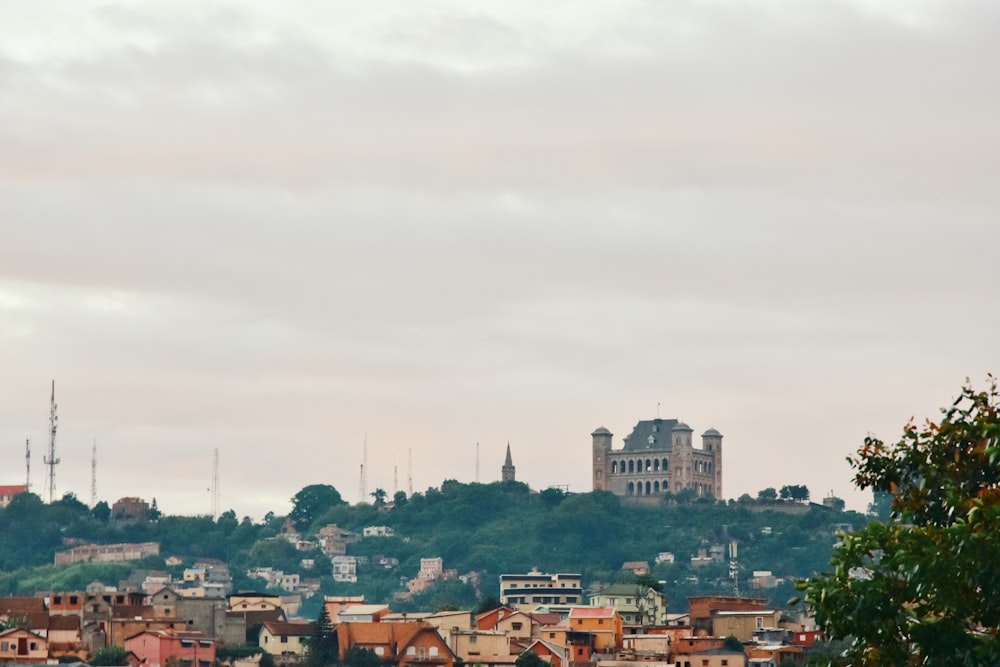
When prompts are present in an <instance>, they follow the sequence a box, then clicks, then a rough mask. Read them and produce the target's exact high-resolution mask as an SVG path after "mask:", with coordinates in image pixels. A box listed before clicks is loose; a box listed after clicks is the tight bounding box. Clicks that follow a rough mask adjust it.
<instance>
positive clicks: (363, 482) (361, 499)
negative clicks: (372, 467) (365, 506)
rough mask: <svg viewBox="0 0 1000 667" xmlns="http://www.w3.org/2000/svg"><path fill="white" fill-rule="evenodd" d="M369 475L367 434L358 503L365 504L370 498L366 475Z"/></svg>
mask: <svg viewBox="0 0 1000 667" xmlns="http://www.w3.org/2000/svg"><path fill="white" fill-rule="evenodd" d="M367 474H368V434H367V433H365V443H364V445H363V446H362V450H361V475H360V477H359V479H358V502H359V503H363V502H365V498H367V497H368V493H367V492H368V480H367V479H366V475H367Z"/></svg>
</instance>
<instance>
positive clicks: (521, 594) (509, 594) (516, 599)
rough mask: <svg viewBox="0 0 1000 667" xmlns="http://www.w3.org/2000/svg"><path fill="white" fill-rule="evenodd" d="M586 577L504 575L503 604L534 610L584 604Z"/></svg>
mask: <svg viewBox="0 0 1000 667" xmlns="http://www.w3.org/2000/svg"><path fill="white" fill-rule="evenodd" d="M581 582H582V577H581V575H579V574H565V573H564V574H544V573H542V572H539V571H538V570H532V571H531V572H529V573H527V574H501V575H500V604H503V605H505V606H508V607H513V608H516V609H525V610H532V609H535V608H536V607H539V606H552V605H577V604H583V586H582V583H581Z"/></svg>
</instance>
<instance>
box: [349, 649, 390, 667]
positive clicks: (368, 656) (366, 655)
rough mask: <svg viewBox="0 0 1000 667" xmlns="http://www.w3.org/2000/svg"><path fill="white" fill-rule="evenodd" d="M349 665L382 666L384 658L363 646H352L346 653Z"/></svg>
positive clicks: (355, 666)
mask: <svg viewBox="0 0 1000 667" xmlns="http://www.w3.org/2000/svg"><path fill="white" fill-rule="evenodd" d="M344 664H345V665H347V667H382V659H381V658H379V657H378V656H377V655H375V652H374V651H369V650H368V649H366V648H364V647H362V646H352V647H351V648H349V649H347V653H345V654H344Z"/></svg>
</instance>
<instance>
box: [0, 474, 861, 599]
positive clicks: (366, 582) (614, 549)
mask: <svg viewBox="0 0 1000 667" xmlns="http://www.w3.org/2000/svg"><path fill="white" fill-rule="evenodd" d="M771 491H772V492H773V491H774V490H773V489H771ZM765 495H767V496H770V497H769V499H767V500H762V501H757V500H754V499H752V498H750V497H749V496H745V497H744V498H741V499H740V501H739V502H734V501H730V502H728V503H723V502H718V501H715V500H712V499H706V498H694V497H692V496H691V495H690V494H677V495H674V496H666V497H665V498H664V502H663V503H662V504H661V505H659V506H645V505H634V504H630V503H627V502H623V501H622V499H620V498H618V497H617V496H615V495H613V494H610V493H607V492H602V491H596V492H592V493H579V494H569V493H566V492H564V491H561V490H559V489H545V490H543V491H541V492H540V493H534V492H532V491H531V490H530V489H529V488H528V487H527V486H526V485H524V484H522V483H520V482H495V483H491V484H464V483H461V482H457V481H455V480H446V481H445V482H443V483H442V484H441V486H440V488H430V489H427V490H426V491H425V492H423V493H414V494H412V495H410V496H407V495H406V494H401V493H399V492H397V493H396V494H395V495H394V496H393V498H392V501H391V502H390V501H388V500H387V499H386V497H385V495H384V494H383V493H379V492H376V494H373V496H372V498H373V501H374V502H372V503H358V504H356V505H348V504H347V503H345V502H344V501H343V499H342V498H341V496H340V494H339V493H338V492H337V490H336V489H335V488H333V487H332V486H329V485H324V484H315V485H310V486H307V487H305V488H304V489H302V490H301V491H300V492H299V493H297V494H296V495H295V496H294V497H293V498H292V507H291V512H290V513H289V514H288V518H289V519H291V520H292V521H294V522H296V525H298V526H300V527H301V528H300V530H301V531H302V535H303V537H304V538H305V539H313V540H315V537H316V533H317V531H318V530H319V529H320V528H321V527H323V526H325V525H328V524H331V523H336V524H338V525H339V526H341V527H343V528H345V529H347V530H350V531H353V532H356V533H361V532H362V530H363V529H364V527H365V526H371V525H386V526H389V527H391V528H393V529H394V531H395V533H396V535H395V536H392V537H367V538H364V539H362V540H360V541H359V542H357V543H354V544H351V545H350V547H349V553H350V554H352V555H356V556H360V557H367V562H362V563H359V565H358V581H357V582H356V583H346V582H336V581H334V580H333V578H332V572H331V564H330V560H329V558H328V557H327V556H325V555H324V554H323V553H322V552H321V551H320V550H319V549H318V548H316V549H314V550H312V551H306V552H303V551H298V550H296V548H295V547H294V546H293V545H291V544H290V543H289V542H288V541H286V540H285V539H283V538H281V537H280V536H279V533H280V530H281V527H282V525H283V524H284V523H285V520H286V517H285V516H281V515H277V514H273V513H272V514H268V515H267V516H266V517H265V518H264V520H263V521H262V522H254V521H252V520H251V519H250V518H249V517H244V518H243V519H238V518H237V516H236V514H235V512H233V511H232V510H230V511H228V512H224V513H223V514H222V515H221V516H220V517H219V518H218V519H217V520H214V521H213V520H212V519H211V518H210V517H206V516H197V517H181V516H171V515H168V514H163V515H161V516H160V518H159V519H158V520H156V521H147V522H145V523H136V524H117V523H115V522H109V521H108V518H107V516H106V512H105V511H104V510H105V507H104V506H103V505H102V504H100V503H98V506H97V507H96V508H95V509H94V510H93V511H92V510H90V509H88V508H87V507H86V506H85V505H83V504H82V503H80V502H79V501H78V500H76V499H75V498H74V497H72V496H67V497H64V498H63V499H62V500H60V501H58V502H55V503H52V504H45V503H43V502H42V501H41V500H40V499H39V498H38V497H37V496H35V495H33V494H21V495H20V496H17V497H16V498H15V499H14V501H13V502H12V503H11V505H10V506H9V507H7V508H5V509H0V595H14V594H33V593H34V592H35V591H38V590H79V589H82V588H84V587H86V585H87V584H89V583H90V582H92V581H94V580H100V581H103V582H105V583H108V584H117V583H118V582H119V581H121V580H123V579H126V578H127V577H128V576H129V571H130V570H131V569H133V568H137V567H138V568H146V569H161V570H162V569H166V570H168V571H170V572H171V573H172V574H174V575H175V576H180V575H181V573H182V571H183V567H184V566H183V565H180V566H173V567H171V568H167V567H166V565H165V563H164V559H163V557H156V558H150V559H147V560H146V561H144V562H142V563H129V564H117V563H116V564H98V563H78V564H74V565H70V566H60V567H56V566H53V565H51V563H52V562H53V557H54V554H55V552H56V550H57V549H62V548H65V546H64V544H66V543H67V542H69V543H72V542H74V541H76V542H96V543H114V542H146V541H149V542H159V543H160V545H161V552H162V554H163V556H180V557H181V558H183V559H185V563H186V564H190V563H191V562H193V560H194V559H195V558H197V557H211V558H218V559H220V560H223V561H225V562H227V563H229V565H230V571H231V573H232V575H233V578H234V587H235V588H236V589H237V590H261V591H264V590H266V586H267V584H266V582H264V581H263V580H259V579H252V578H250V577H248V576H247V574H246V573H247V571H248V570H250V569H252V568H255V567H273V568H275V569H280V570H283V571H285V572H286V573H297V574H299V575H300V576H301V577H303V578H315V579H319V581H320V586H321V588H320V592H321V593H323V594H327V595H360V594H364V595H365V596H366V598H367V599H368V600H369V601H372V602H391V604H392V607H393V609H394V610H397V611H415V610H418V609H442V608H446V607H459V608H463V609H471V608H476V607H478V606H480V605H481V604H482V603H483V601H485V600H487V599H489V598H493V597H495V596H496V594H497V590H496V585H497V583H496V582H497V577H498V575H499V574H501V573H504V572H508V573H513V572H527V571H528V570H530V569H531V568H532V567H537V568H539V569H540V570H542V571H549V572H557V571H562V572H567V571H568V572H579V573H580V574H582V575H583V578H584V582H585V584H586V585H588V586H595V585H603V584H612V583H631V582H633V581H634V577H633V575H632V574H631V573H630V572H624V571H622V570H621V566H622V563H624V562H626V561H634V560H646V561H648V562H650V564H651V566H652V571H651V573H650V576H649V578H648V581H647V582H646V583H647V585H650V586H651V587H654V588H658V589H660V588H662V590H663V592H664V594H665V595H666V596H667V598H668V600H669V601H670V608H671V610H672V611H682V610H683V609H684V608H685V607H686V599H687V596H688V595H693V594H699V593H715V594H719V593H723V594H726V593H729V592H730V591H732V586H733V582H732V581H731V579H730V578H729V565H728V562H712V563H710V564H708V565H705V566H703V567H699V568H697V569H694V568H692V566H691V564H690V558H691V556H694V555H696V554H697V552H698V550H699V549H702V548H706V549H707V548H708V547H710V546H712V545H727V544H728V543H729V542H730V541H732V540H735V541H737V542H738V543H739V545H740V573H741V578H742V579H743V581H742V582H741V586H740V588H741V590H743V591H747V590H751V589H750V587H749V585H748V584H749V582H748V581H747V580H748V579H749V573H750V572H751V571H753V570H772V571H773V572H774V573H775V575H777V576H779V577H787V578H788V579H789V583H786V584H783V585H781V586H779V587H778V588H776V589H767V590H760V591H753V593H755V594H760V595H761V596H766V597H769V598H770V599H771V601H772V604H775V605H779V606H784V603H785V602H786V601H787V600H788V598H789V597H790V596H791V595H792V594H793V593H794V591H793V588H792V584H791V583H790V581H791V579H792V578H801V577H806V576H809V575H810V574H812V573H813V572H814V571H819V570H821V569H824V568H826V567H827V565H828V563H829V560H830V552H831V549H832V545H833V542H834V537H833V533H834V528H835V526H837V525H840V524H845V523H847V524H851V525H853V526H855V527H861V526H862V525H863V524H864V523H865V522H866V520H867V519H866V518H865V517H864V516H862V515H859V514H856V513H853V512H846V513H843V512H838V511H834V510H830V509H827V508H823V507H818V506H814V505H813V506H809V505H806V504H803V503H801V502H795V501H792V500H789V501H786V502H782V501H781V500H778V499H777V498H776V496H777V492H774V493H773V496H771V494H765ZM376 503H384V504H383V506H381V507H376ZM104 505H106V503H105V504H104ZM664 551H669V552H672V553H673V554H674V555H675V558H676V562H675V563H668V562H662V563H654V562H653V561H654V560H655V559H656V556H657V554H658V553H660V552H664ZM436 556H439V557H441V558H442V559H443V560H444V564H445V567H446V568H449V569H452V568H453V569H455V570H457V571H458V573H459V574H469V573H475V574H476V576H473V577H469V578H463V579H451V580H449V581H446V582H442V583H439V584H437V585H435V586H432V587H430V588H428V589H427V590H425V591H423V592H421V593H419V594H416V595H414V596H413V597H412V598H411V599H408V600H397V599H395V594H396V593H398V592H400V591H401V590H403V588H402V586H401V580H405V579H407V578H412V577H414V576H416V574H417V572H418V571H419V569H420V559H421V558H428V557H436ZM383 557H390V558H394V559H397V560H398V565H391V566H389V567H386V566H384V565H380V564H379V563H380V561H382V559H383ZM660 582H663V583H662V584H661V583H660ZM654 584H655V585H654ZM270 592H275V593H277V592H279V591H276V590H272V591H270ZM320 600H321V596H313V597H312V598H308V599H307V600H306V601H305V602H304V604H303V607H302V608H301V609H300V614H301V615H303V616H306V617H311V618H316V617H317V616H318V615H319V612H320V607H321V604H320Z"/></svg>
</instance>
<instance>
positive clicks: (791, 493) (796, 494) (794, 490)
mask: <svg viewBox="0 0 1000 667" xmlns="http://www.w3.org/2000/svg"><path fill="white" fill-rule="evenodd" d="M779 495H780V496H781V499H782V500H795V501H799V502H805V501H807V500H809V487H807V486H805V485H804V484H786V485H785V486H783V487H781V492H780V494H779Z"/></svg>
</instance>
